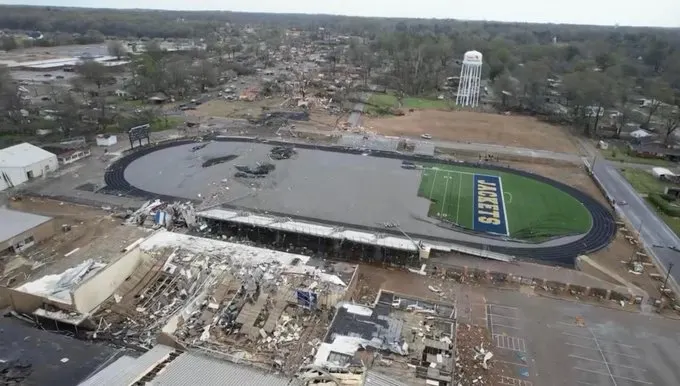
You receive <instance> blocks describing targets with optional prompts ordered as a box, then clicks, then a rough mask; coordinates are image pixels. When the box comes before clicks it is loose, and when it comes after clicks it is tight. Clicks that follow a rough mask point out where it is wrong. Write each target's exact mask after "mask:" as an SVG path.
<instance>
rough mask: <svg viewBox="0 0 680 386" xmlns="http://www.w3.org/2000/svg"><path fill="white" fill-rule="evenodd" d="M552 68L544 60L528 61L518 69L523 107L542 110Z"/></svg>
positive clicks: (520, 98) (520, 97)
mask: <svg viewBox="0 0 680 386" xmlns="http://www.w3.org/2000/svg"><path fill="white" fill-rule="evenodd" d="M549 74H550V68H549V67H548V65H547V64H546V63H545V62H544V61H532V62H527V63H525V64H524V65H523V66H521V68H520V69H519V71H518V74H517V75H518V79H519V82H520V89H519V100H520V105H521V107H523V108H527V109H529V110H530V111H534V112H538V111H540V110H541V108H542V106H543V104H544V102H545V95H546V91H547V86H548V76H549Z"/></svg>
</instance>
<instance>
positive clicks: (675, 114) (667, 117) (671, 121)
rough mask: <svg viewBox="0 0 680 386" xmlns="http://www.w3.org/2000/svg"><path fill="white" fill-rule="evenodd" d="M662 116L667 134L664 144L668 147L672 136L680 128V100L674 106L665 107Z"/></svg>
mask: <svg viewBox="0 0 680 386" xmlns="http://www.w3.org/2000/svg"><path fill="white" fill-rule="evenodd" d="M661 115H662V117H663V118H662V119H663V130H664V134H665V138H664V143H665V144H666V145H668V144H669V143H670V138H671V135H672V134H673V133H674V132H675V130H677V129H678V127H680V100H676V101H675V103H674V104H673V105H669V106H664V107H663V108H662V109H661Z"/></svg>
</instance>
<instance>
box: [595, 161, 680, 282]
mask: <svg viewBox="0 0 680 386" xmlns="http://www.w3.org/2000/svg"><path fill="white" fill-rule="evenodd" d="M593 173H594V174H595V176H596V177H597V178H598V179H599V180H600V182H601V183H602V185H603V186H604V189H605V191H606V192H607V194H608V195H609V197H610V198H611V199H614V200H616V201H619V200H622V201H625V202H626V203H627V204H626V205H617V211H618V212H619V213H621V214H623V215H624V216H626V218H627V219H628V221H630V223H631V224H632V226H634V227H636V228H638V229H640V235H641V238H642V240H643V242H644V244H645V247H646V248H647V250H648V252H649V253H650V254H652V255H653V256H654V257H656V258H657V260H658V261H659V262H660V263H661V264H662V265H663V270H664V272H665V271H666V270H667V269H668V266H669V263H674V264H676V265H677V264H678V263H680V252H677V251H675V250H673V249H670V248H669V247H678V246H680V240H678V236H677V235H676V234H675V233H673V231H672V230H671V229H670V228H668V226H667V225H666V224H665V223H664V222H663V221H662V220H661V219H659V217H657V215H656V213H655V212H654V210H653V209H652V208H650V207H649V206H648V205H647V203H646V202H645V200H644V199H643V198H641V197H640V196H639V195H638V194H637V192H636V191H635V190H634V189H633V187H632V186H630V184H629V183H628V181H626V180H625V178H623V176H622V175H621V174H620V173H619V171H618V170H616V168H615V167H614V166H612V165H611V164H610V163H609V162H608V161H606V160H602V159H600V160H597V159H596V160H595V163H594V165H593ZM671 277H672V278H673V280H674V281H675V283H676V286H677V283H680V267H678V268H677V269H673V270H671Z"/></svg>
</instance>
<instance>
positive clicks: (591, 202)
mask: <svg viewBox="0 0 680 386" xmlns="http://www.w3.org/2000/svg"><path fill="white" fill-rule="evenodd" d="M211 140H215V141H237V142H265V141H260V140H258V139H255V138H231V137H215V138H211ZM193 142H195V141H193V140H178V141H173V142H166V143H162V144H159V145H155V146H150V147H145V148H142V149H140V150H137V151H135V152H132V153H130V154H127V155H125V156H123V157H121V158H120V159H118V160H116V161H115V162H114V163H113V164H112V165H111V166H110V167H109V168H107V170H106V174H105V177H104V179H105V182H106V185H107V188H105V189H106V190H108V191H110V192H116V193H119V194H125V195H132V196H137V197H143V198H147V199H151V198H160V199H162V200H166V201H175V200H181V198H179V197H175V196H172V195H162V194H157V193H153V192H149V191H145V190H142V189H139V188H137V187H135V186H133V185H132V184H130V183H129V182H128V181H127V180H126V179H125V169H126V168H127V167H128V165H130V163H132V162H133V161H135V160H136V159H138V158H141V157H143V156H145V155H147V154H149V153H152V152H155V151H158V150H161V149H166V148H169V147H174V146H180V145H184V144H188V143H193ZM266 143H268V144H272V145H279V144H285V145H291V144H290V143H288V142H277V141H266ZM294 146H296V147H298V148H307V149H318V150H325V151H333V152H342V153H350V154H362V153H366V152H367V150H365V149H356V148H343V147H333V146H320V145H310V144H298V143H296V144H294ZM370 154H371V155H372V156H376V157H385V158H394V159H402V160H403V159H406V160H411V161H422V162H438V163H445V164H452V165H465V166H471V167H479V165H477V164H474V163H468V162H456V161H450V160H441V159H438V158H434V157H431V156H421V155H404V154H399V153H395V152H389V151H370ZM484 169H490V170H498V171H503V172H507V173H513V174H517V175H520V176H524V177H528V178H532V179H535V180H538V181H540V182H543V183H546V184H549V185H552V186H553V187H555V188H557V189H560V190H562V191H564V192H566V193H568V194H570V195H571V196H572V197H574V198H575V199H576V200H578V201H579V202H580V203H581V204H582V205H583V206H584V207H585V208H586V209H587V210H588V212H589V213H590V215H591V217H592V226H591V228H590V230H589V231H588V232H587V233H586V234H585V235H584V236H583V237H581V238H579V239H578V240H574V241H570V242H567V243H565V244H561V245H557V246H545V247H542V246H536V245H534V246H527V247H518V246H515V245H513V246H504V245H485V244H481V243H475V242H466V241H455V243H457V244H462V245H468V246H472V247H475V248H484V249H487V250H490V251H493V252H499V253H504V254H508V255H512V256H515V257H517V258H528V259H536V260H541V261H544V262H549V263H553V264H560V265H567V266H573V265H574V261H575V258H576V257H577V256H579V255H582V254H587V253H592V252H595V251H598V250H600V249H602V248H604V247H606V246H607V245H608V244H609V243H610V242H611V240H612V239H613V238H614V236H615V234H616V223H615V220H614V217H613V215H612V213H611V211H610V210H609V209H608V208H607V207H605V206H604V205H602V204H601V203H600V202H598V201H597V200H595V199H594V198H592V197H590V196H589V195H587V194H585V193H583V192H581V191H580V190H578V189H575V188H573V187H571V186H569V185H566V184H563V183H561V182H558V181H555V180H552V179H550V178H547V177H543V176H540V175H537V174H533V173H529V172H526V171H522V170H517V169H512V168H506V167H502V166H497V165H487V164H485V165H484ZM282 215H285V214H282ZM286 216H289V215H286ZM296 217H297V216H296ZM298 218H299V217H298ZM300 219H303V220H310V221H316V222H324V221H323V220H319V219H312V218H300ZM352 227H355V228H361V227H356V226H354V225H352ZM380 231H381V232H383V233H385V230H384V229H382V230H380ZM411 235H412V236H413V237H416V238H424V239H433V238H432V237H430V236H427V235H417V234H411ZM434 239H435V240H438V241H442V242H454V241H452V240H450V239H441V238H439V239H437V238H434ZM508 244H510V243H508Z"/></svg>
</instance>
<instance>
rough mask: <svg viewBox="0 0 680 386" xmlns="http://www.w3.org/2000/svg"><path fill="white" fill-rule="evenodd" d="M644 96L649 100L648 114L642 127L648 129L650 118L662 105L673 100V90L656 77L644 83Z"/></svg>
mask: <svg viewBox="0 0 680 386" xmlns="http://www.w3.org/2000/svg"><path fill="white" fill-rule="evenodd" d="M644 90H645V96H646V97H648V98H650V103H649V107H648V108H649V112H648V113H647V119H646V120H645V123H644V127H645V128H649V124H650V122H651V121H652V117H653V116H654V114H655V113H656V112H657V110H658V109H659V107H660V106H661V104H662V103H664V102H668V101H670V100H671V99H673V90H672V89H671V88H670V87H669V85H668V83H666V82H665V81H664V80H663V79H661V78H659V77H656V78H653V79H650V80H647V81H646V82H645V89H644Z"/></svg>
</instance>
